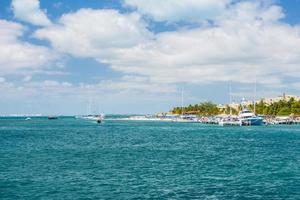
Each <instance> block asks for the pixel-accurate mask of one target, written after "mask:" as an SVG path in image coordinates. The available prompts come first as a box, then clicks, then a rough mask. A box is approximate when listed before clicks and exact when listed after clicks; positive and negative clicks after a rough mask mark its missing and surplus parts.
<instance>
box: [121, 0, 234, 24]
mask: <svg viewBox="0 0 300 200" xmlns="http://www.w3.org/2000/svg"><path fill="white" fill-rule="evenodd" d="M230 2H231V1H230V0H185V1H183V0H163V1H162V0H143V1H141V0H124V3H125V5H128V6H132V7H134V8H136V9H137V11H138V12H140V13H141V14H144V15H148V16H150V17H152V18H153V19H154V20H156V21H170V22H177V21H201V20H207V19H214V18H215V17H216V16H218V15H220V14H221V13H222V12H223V11H224V10H225V8H226V5H228V4H229V3H230Z"/></svg>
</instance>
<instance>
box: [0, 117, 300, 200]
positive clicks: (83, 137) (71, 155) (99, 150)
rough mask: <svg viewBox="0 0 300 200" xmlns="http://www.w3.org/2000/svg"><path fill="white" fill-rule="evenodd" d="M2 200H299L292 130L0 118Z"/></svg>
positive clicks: (297, 138) (298, 145)
mask: <svg viewBox="0 0 300 200" xmlns="http://www.w3.org/2000/svg"><path fill="white" fill-rule="evenodd" d="M0 199H1V200H3V199H25V200H26V199H43V200H47V199H64V200H65V199H113V200H115V199H209V200H214V199H222V200H223V199H230V200H231V199H263V200H265V199H266V200H268V199H270V200H276V199H282V200H299V199H300V126H265V127H219V126H211V125H202V124H196V123H195V124H194V123H172V122H134V121H113V120H111V121H105V122H104V123H103V124H100V125H99V124H96V123H95V122H91V121H87V120H82V119H75V118H71V117H61V118H59V119H58V120H48V119H47V118H32V120H31V121H25V120H24V118H0Z"/></svg>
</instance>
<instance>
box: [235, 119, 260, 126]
mask: <svg viewBox="0 0 300 200" xmlns="http://www.w3.org/2000/svg"><path fill="white" fill-rule="evenodd" d="M261 125H263V118H261V117H252V118H247V119H241V120H240V126H261Z"/></svg>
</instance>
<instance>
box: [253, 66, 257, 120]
mask: <svg viewBox="0 0 300 200" xmlns="http://www.w3.org/2000/svg"><path fill="white" fill-rule="evenodd" d="M256 93H257V72H256V70H255V83H254V100H253V104H254V105H253V108H254V114H256V95H257V94H256Z"/></svg>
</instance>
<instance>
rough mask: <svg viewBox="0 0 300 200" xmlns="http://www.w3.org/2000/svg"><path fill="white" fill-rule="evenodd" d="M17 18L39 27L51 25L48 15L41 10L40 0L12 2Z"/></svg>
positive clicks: (17, 0) (14, 0)
mask: <svg viewBox="0 0 300 200" xmlns="http://www.w3.org/2000/svg"><path fill="white" fill-rule="evenodd" d="M12 9H13V12H14V16H15V18H17V19H19V20H21V21H24V22H28V23H31V24H33V25H38V26H48V25H50V24H51V22H50V20H49V19H48V17H47V15H46V13H45V12H44V11H42V10H41V9H40V2H39V0H12Z"/></svg>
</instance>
